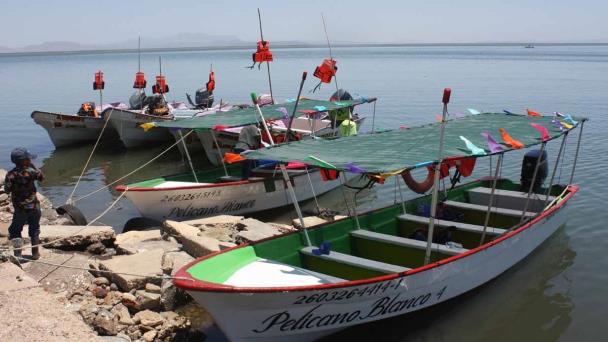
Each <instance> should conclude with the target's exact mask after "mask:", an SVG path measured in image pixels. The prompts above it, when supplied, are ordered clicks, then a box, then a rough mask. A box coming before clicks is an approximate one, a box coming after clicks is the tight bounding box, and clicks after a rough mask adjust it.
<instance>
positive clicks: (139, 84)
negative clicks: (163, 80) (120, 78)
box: [133, 71, 147, 89]
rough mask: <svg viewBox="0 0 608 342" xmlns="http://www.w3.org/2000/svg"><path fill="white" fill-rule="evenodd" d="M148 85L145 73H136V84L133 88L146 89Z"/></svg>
mask: <svg viewBox="0 0 608 342" xmlns="http://www.w3.org/2000/svg"><path fill="white" fill-rule="evenodd" d="M146 85H147V82H146V76H145V75H144V73H143V72H141V71H138V72H136V73H135V82H134V83H133V88H135V89H144V88H145V87H146Z"/></svg>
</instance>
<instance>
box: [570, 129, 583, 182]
mask: <svg viewBox="0 0 608 342" xmlns="http://www.w3.org/2000/svg"><path fill="white" fill-rule="evenodd" d="M583 125H585V120H583V121H581V129H580V131H579V132H578V142H577V143H576V152H575V153H574V164H572V173H571V174H570V181H568V185H571V184H572V181H573V180H574V170H576V162H577V161H578V151H579V149H580V147H581V138H582V136H583Z"/></svg>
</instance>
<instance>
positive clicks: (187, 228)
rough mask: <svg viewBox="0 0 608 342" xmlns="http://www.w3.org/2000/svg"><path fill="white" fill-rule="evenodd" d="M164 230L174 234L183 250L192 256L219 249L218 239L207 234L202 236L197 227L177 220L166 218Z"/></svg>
mask: <svg viewBox="0 0 608 342" xmlns="http://www.w3.org/2000/svg"><path fill="white" fill-rule="evenodd" d="M163 226H164V227H165V231H166V232H168V233H169V234H171V235H173V236H175V237H176V238H177V241H179V242H180V243H181V244H182V246H183V248H184V250H185V251H186V252H188V254H190V255H192V256H193V257H196V258H197V257H201V256H203V255H207V254H209V253H213V252H217V251H219V250H220V241H219V240H218V239H214V238H211V237H207V236H202V234H201V231H200V229H199V228H197V227H194V226H191V225H189V224H186V223H183V222H177V221H171V220H167V221H165V223H164V225H163Z"/></svg>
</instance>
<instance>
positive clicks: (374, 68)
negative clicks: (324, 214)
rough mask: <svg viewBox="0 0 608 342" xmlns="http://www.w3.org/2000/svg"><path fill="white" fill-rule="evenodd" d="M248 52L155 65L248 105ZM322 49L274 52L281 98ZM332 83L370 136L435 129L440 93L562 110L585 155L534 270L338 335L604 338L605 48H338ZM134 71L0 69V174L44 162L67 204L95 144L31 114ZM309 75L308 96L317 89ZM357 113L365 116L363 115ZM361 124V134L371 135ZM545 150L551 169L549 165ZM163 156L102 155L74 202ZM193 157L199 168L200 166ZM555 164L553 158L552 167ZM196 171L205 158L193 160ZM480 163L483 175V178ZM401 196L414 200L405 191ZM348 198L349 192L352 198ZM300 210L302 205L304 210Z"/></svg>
mask: <svg viewBox="0 0 608 342" xmlns="http://www.w3.org/2000/svg"><path fill="white" fill-rule="evenodd" d="M250 53H251V51H206V52H174V53H164V54H162V56H163V72H164V73H165V74H166V75H167V79H168V82H169V84H170V87H171V92H170V93H169V98H170V99H175V100H180V101H183V100H185V96H184V93H185V92H189V93H193V92H194V91H195V89H197V88H198V87H200V86H201V85H202V84H203V83H204V82H205V81H206V75H207V71H208V69H209V65H210V64H211V63H213V66H214V69H215V71H216V75H217V88H216V99H217V100H219V98H223V99H224V100H225V101H230V102H233V103H236V102H248V94H249V92H251V91H266V89H267V85H266V74H265V72H263V70H264V69H262V71H257V70H254V71H249V70H247V69H244V68H243V67H244V66H246V65H248V64H249V56H250ZM325 54H326V51H325V50H322V49H290V50H276V51H275V55H276V57H275V58H276V61H275V62H274V63H273V64H272V76H273V88H274V93H275V97H276V98H277V99H280V100H282V99H285V98H292V97H294V96H295V95H296V92H297V85H298V82H299V77H300V75H301V72H302V71H304V70H308V71H309V72H312V71H313V70H314V67H315V66H316V65H317V64H318V63H320V61H321V60H322V58H323V57H324V56H325ZM334 54H335V57H336V58H337V60H338V66H339V72H338V81H339V83H340V86H341V87H344V88H347V89H349V90H350V91H351V92H353V93H358V94H361V95H364V96H377V97H378V98H379V101H378V104H377V108H376V112H377V114H376V127H386V128H388V127H397V126H399V125H414V124H417V123H425V122H430V121H433V120H434V118H435V114H436V113H439V112H440V109H441V106H440V100H441V91H442V89H443V88H444V87H448V86H449V87H452V89H453V92H452V102H451V104H450V108H451V111H452V112H458V111H465V110H466V108H476V109H479V110H485V111H500V110H502V109H510V110H513V111H519V112H521V111H523V110H525V108H528V107H529V108H534V109H535V110H538V111H540V112H543V113H550V112H552V111H556V110H557V111H561V112H567V113H572V114H576V115H585V116H588V117H589V118H591V121H590V122H589V123H588V124H587V126H586V127H585V135H584V139H583V148H582V152H581V153H582V154H581V158H580V160H579V164H578V165H577V174H576V177H575V181H576V182H577V183H579V184H580V185H581V191H580V192H579V194H578V195H577V196H576V197H575V198H574V199H573V201H572V202H571V206H570V220H569V222H568V224H567V226H566V227H565V228H563V229H561V230H559V231H558V232H557V233H556V234H555V235H554V236H553V237H552V238H551V239H550V240H548V241H547V242H546V243H545V244H544V245H543V246H542V247H541V248H539V249H538V250H537V251H536V252H535V253H534V254H533V255H532V256H531V257H530V258H528V259H526V260H525V261H524V262H522V263H521V264H519V265H517V266H516V267H515V268H513V269H512V270H510V271H509V272H507V273H506V274H504V275H503V276H501V277H499V278H498V279H497V280H495V281H493V282H491V283H490V284H488V285H486V286H484V287H482V288H480V289H478V290H475V291H473V292H472V293H470V294H468V295H466V296H464V297H462V298H460V299H457V300H455V301H452V302H450V303H448V304H446V305H442V306H439V307H438V308H433V309H430V310H427V311H425V312H422V313H421V314H419V315H414V316H404V317H398V318H394V319H390V320H386V321H383V322H379V323H375V324H368V325H365V326H360V327H355V328H352V329H349V330H348V331H345V332H344V333H342V334H340V335H339V336H338V337H341V338H351V339H357V338H361V337H362V336H365V337H366V339H371V338H374V339H377V338H378V337H382V339H383V340H394V341H405V340H415V341H425V340H429V341H430V340H432V341H435V340H450V341H462V340H487V339H493V340H504V341H512V340H535V341H554V340H575V339H576V340H605V339H606V328H605V326H604V324H605V320H606V317H608V296H607V295H606V292H605V291H606V288H608V275H607V273H606V272H605V270H606V269H607V268H608V257H607V256H606V253H604V251H605V247H606V246H607V245H608V230H606V229H605V223H606V222H607V221H608V220H607V219H608V215H607V214H606V211H605V210H604V208H603V203H604V201H603V200H602V193H605V192H606V190H607V189H606V185H605V184H606V182H605V180H604V179H603V178H604V177H603V176H602V173H601V172H602V171H603V170H606V168H607V166H608V163H607V162H606V159H605V158H604V153H605V151H606V149H607V147H608V139H606V129H607V128H608V119H606V112H607V111H608V110H607V106H606V104H605V102H606V99H605V94H606V90H607V88H608V87H607V80H608V46H577V47H562V46H560V47H557V46H556V47H548V46H542V47H540V46H539V47H536V48H535V49H524V48H523V47H500V46H498V47H399V48H377V49H373V48H340V49H336V50H335V52H334ZM157 59H158V55H157V54H144V55H143V56H142V66H143V69H144V71H145V72H146V74H147V77H148V79H149V81H150V80H151V79H152V76H153V74H155V73H156V70H157ZM136 68H137V56H136V55H135V54H102V55H65V56H31V57H0V80H1V83H0V115H1V117H2V125H0V167H4V168H9V167H10V162H9V152H10V150H11V149H12V148H13V147H15V146H17V145H25V146H27V147H29V148H30V149H32V150H33V151H35V152H36V153H38V154H39V160H38V161H37V164H38V165H41V166H42V167H43V169H44V171H45V173H46V175H47V181H46V182H45V184H44V185H43V187H42V192H43V193H44V194H45V195H47V196H49V197H50V198H51V199H52V200H53V202H54V203H55V204H56V205H60V204H62V203H63V202H65V200H66V198H67V196H68V195H69V193H70V191H71V190H72V188H73V186H74V183H75V181H76V178H77V176H78V174H79V173H80V171H81V168H82V166H83V165H84V162H85V161H86V158H87V156H88V153H89V152H90V149H91V147H90V146H83V147H79V148H74V149H68V150H60V151H54V148H53V145H52V144H51V142H50V140H49V139H48V137H47V135H46V132H45V131H44V130H43V129H42V128H39V127H38V126H36V125H34V124H33V123H32V121H31V119H30V117H29V114H30V112H31V111H32V110H34V109H42V110H48V111H60V112H74V111H75V110H76V109H77V108H78V106H79V104H80V103H81V102H84V101H88V100H98V98H97V94H96V93H95V92H93V91H92V90H91V83H92V76H93V73H94V72H95V71H96V70H98V69H101V70H103V71H104V72H105V78H106V90H105V92H104V99H107V100H108V101H126V100H127V98H128V96H129V95H130V93H131V91H132V89H131V85H132V81H133V75H134V72H135V71H136V70H135V69H136ZM315 83H316V82H315V81H314V79H313V78H312V77H311V78H310V79H309V80H308V82H307V84H306V87H305V89H307V90H309V89H312V88H313V86H314V85H315ZM332 90H334V88H333V87H332V86H327V85H324V86H323V87H322V88H321V91H320V92H317V94H315V97H319V98H327V97H329V95H330V94H331V91H332ZM361 113H362V114H365V115H368V116H371V114H372V107H371V106H368V107H367V108H362V109H361ZM370 126H371V120H369V119H368V121H367V123H366V124H365V126H364V127H363V129H370ZM577 135H578V134H574V136H573V137H571V138H570V139H569V142H570V144H568V146H567V156H566V158H565V163H564V168H563V170H560V171H561V173H562V176H561V180H566V181H567V176H569V171H570V166H571V162H572V157H573V152H574V147H575V146H574V143H575V139H574V138H576V136H577ZM557 148H558V146H556V144H555V143H554V144H553V146H551V148H550V149H549V152H550V158H553V157H554V156H555V155H556V153H557ZM161 150H162V148H155V149H149V150H139V151H129V152H117V151H113V150H104V151H98V152H97V153H96V154H95V155H94V156H93V159H92V162H91V164H90V166H89V168H88V169H87V170H86V173H85V177H84V178H83V181H82V182H81V184H80V186H79V188H78V190H77V195H84V194H86V193H88V192H90V191H92V190H95V189H97V188H99V187H102V186H104V185H106V184H108V183H110V182H112V181H113V180H115V179H117V178H119V177H121V176H122V175H124V174H126V173H127V172H129V171H131V170H132V169H134V168H136V167H138V166H139V165H141V164H143V163H145V162H146V161H148V160H149V159H151V158H152V157H154V156H155V155H156V154H157V153H158V152H160V151H161ZM199 159H200V158H199ZM520 160H521V154H517V153H515V154H513V155H511V156H509V158H506V160H505V162H506V165H505V167H504V171H503V174H504V175H506V176H514V177H517V175H518V172H519V165H520ZM552 160H554V159H552ZM196 162H197V165H198V166H199V167H204V165H203V162H202V159H201V160H197V161H196ZM487 164H488V161H486V162H485V163H481V165H480V166H479V167H478V175H483V174H484V173H485V172H487V171H485V170H487ZM184 170H186V168H185V167H184V164H183V162H182V160H181V158H180V157H179V155H178V154H177V152H176V153H174V154H169V155H167V156H165V157H163V158H160V159H159V160H158V161H157V162H155V163H154V164H153V165H151V166H150V167H148V168H147V169H144V170H142V171H141V172H140V173H137V174H135V175H133V176H132V177H130V178H129V179H128V180H127V181H128V182H130V181H136V180H143V179H147V178H151V177H156V176H159V175H163V174H168V173H174V172H179V171H184ZM393 190H394V186H393V184H392V183H391V182H387V184H386V185H384V186H382V187H376V188H374V189H372V190H370V191H366V192H363V193H361V194H360V195H359V196H358V201H357V202H358V204H359V207H360V208H362V209H364V208H370V207H378V206H382V205H385V204H390V203H392V202H393V201H394V199H395V197H394V191H393ZM116 195H117V194H116V193H115V192H112V191H110V190H104V191H102V192H100V193H98V194H96V195H94V196H92V197H90V198H89V199H86V200H83V201H81V202H79V203H78V206H79V207H80V208H82V209H83V211H84V212H85V214H86V215H87V216H88V217H89V218H92V217H94V216H96V215H97V214H98V213H100V212H101V211H102V210H103V209H105V208H106V206H107V205H108V204H109V203H110V202H112V200H113V199H114V198H116ZM407 196H408V197H409V196H411V194H409V193H408V195H407ZM348 198H349V199H351V200H352V193H349V194H348ZM320 202H321V205H322V206H324V207H329V208H337V209H344V208H345V207H344V204H343V196H342V193H341V192H340V191H334V192H332V193H329V194H327V195H325V196H322V197H321V198H320ZM307 205H308V206H310V205H311V204H310V203H308V204H307ZM293 215H294V214H293V213H287V214H283V215H281V216H279V215H278V214H277V215H276V216H275V215H272V214H269V215H268V216H269V217H265V218H267V219H271V220H279V221H281V220H288V219H290V218H291V217H292V216H293ZM134 216H137V212H136V211H135V209H134V208H133V206H132V205H131V204H130V203H129V202H128V201H126V200H124V199H123V200H121V202H119V204H118V205H117V206H116V207H115V209H113V210H112V211H110V213H109V214H108V215H107V216H106V217H104V218H103V219H102V220H101V221H102V222H104V223H108V224H111V225H113V226H115V227H116V228H117V230H120V229H121V227H122V225H123V224H124V222H125V221H126V220H127V219H129V218H131V217H134Z"/></svg>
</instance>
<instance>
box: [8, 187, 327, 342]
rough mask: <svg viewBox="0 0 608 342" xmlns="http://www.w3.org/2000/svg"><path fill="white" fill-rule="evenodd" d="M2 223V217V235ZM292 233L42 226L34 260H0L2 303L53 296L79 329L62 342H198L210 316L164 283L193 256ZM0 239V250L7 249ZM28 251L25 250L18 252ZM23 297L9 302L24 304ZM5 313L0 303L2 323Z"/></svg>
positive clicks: (263, 226)
mask: <svg viewBox="0 0 608 342" xmlns="http://www.w3.org/2000/svg"><path fill="white" fill-rule="evenodd" d="M0 178H1V179H3V178H2V177H0ZM1 195H2V194H0V200H1V199H2V197H1ZM0 210H1V209H0ZM6 210H10V209H6ZM1 222H2V217H0V234H2V225H1ZM323 222H325V221H324V220H323ZM313 223H315V224H320V223H322V222H321V221H319V220H316V219H313V218H306V225H307V226H309V225H310V226H312V225H314V224H313ZM294 230H296V228H294V227H293V226H290V225H286V224H279V223H264V222H261V221H259V220H256V219H252V218H244V217H242V216H228V215H222V216H217V217H211V218H205V219H199V220H191V221H185V222H176V221H165V222H164V224H163V226H162V228H161V229H160V230H159V229H155V230H146V231H130V232H126V233H122V234H115V232H114V230H113V229H112V227H107V226H99V227H82V226H66V225H44V226H42V227H41V239H42V241H43V242H49V241H53V243H52V244H50V245H48V246H45V248H42V249H41V253H42V258H41V259H40V260H39V262H27V263H23V264H21V267H22V268H20V267H18V266H15V265H13V264H11V263H8V262H4V263H1V262H0V277H1V278H2V279H7V281H3V282H0V297H1V296H2V295H3V293H5V292H7V291H8V292H11V291H30V290H33V289H34V290H35V291H37V293H38V295H44V296H49V295H52V296H54V298H55V299H57V301H58V302H57V303H55V302H49V304H48V305H49V306H53V307H57V308H58V309H57V310H63V311H62V314H61V315H69V316H70V317H69V319H68V318H65V317H63V316H61V315H58V317H62V320H65V321H66V322H68V327H67V328H66V329H70V328H69V327H70V325H71V324H72V323H70V322H72V321H74V322H75V323H73V324H74V326H75V327H77V328H76V329H77V330H78V331H77V332H75V333H74V334H75V335H74V338H73V339H70V338H66V340H74V341H76V340H95V339H97V340H105V341H172V340H176V339H179V340H191V339H195V338H196V339H197V340H203V339H204V338H205V336H204V333H203V332H201V330H200V329H203V328H208V327H209V326H211V325H212V324H213V320H212V318H211V317H210V316H209V314H208V313H206V312H205V311H204V310H203V309H202V308H200V307H199V306H198V304H196V303H195V302H194V301H193V300H192V298H191V297H190V296H189V295H188V294H187V293H186V292H185V291H183V290H181V289H179V288H177V287H175V285H174V284H173V281H172V280H171V278H170V277H171V276H175V274H176V272H177V271H178V270H179V269H180V268H181V267H183V266H184V265H186V264H188V263H190V262H192V261H193V260H194V259H195V258H197V257H201V256H204V255H207V254H209V253H213V252H217V251H220V250H223V249H226V248H231V247H234V246H236V245H237V244H240V243H247V242H253V241H258V240H261V239H266V238H269V237H272V236H275V235H279V234H284V233H288V232H292V231H294ZM1 236H2V235H0V245H2V244H4V245H5V246H6V243H7V242H6V238H2V237H1ZM3 240H4V241H3ZM55 240H57V241H55ZM28 253H29V250H28V249H26V250H25V251H24V254H25V255H27V254H28ZM55 265H65V266H70V267H73V268H62V267H57V266H55ZM3 291H4V292H3ZM24 298H27V297H22V298H14V299H13V300H14V301H19V302H28V300H25V299H24ZM55 299H54V300H55ZM0 303H3V302H2V301H1V298H0ZM46 306H47V305H46V304H45V310H44V312H40V313H38V316H40V315H44V318H43V319H41V320H44V321H46V320H52V319H54V317H51V318H49V315H48V314H47V313H48V312H49V311H48V310H49V309H47V308H46ZM15 310H16V309H15ZM5 311H6V307H5V306H4V305H3V304H0V316H1V317H5V316H6V315H5ZM33 315H34V317H36V314H33ZM79 318H80V319H79ZM62 324H63V322H62ZM1 330H2V329H0V340H12V339H13V336H10V335H6V336H7V337H9V336H10V337H11V338H9V339H7V338H3V335H2V334H3V333H5V332H4V331H1ZM65 334H66V335H65V336H71V335H70V332H66V333H65ZM17 336H22V335H17ZM77 336H78V338H76V337H77ZM83 336H85V337H83ZM102 337H103V339H101V338H102ZM24 339H27V338H24Z"/></svg>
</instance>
